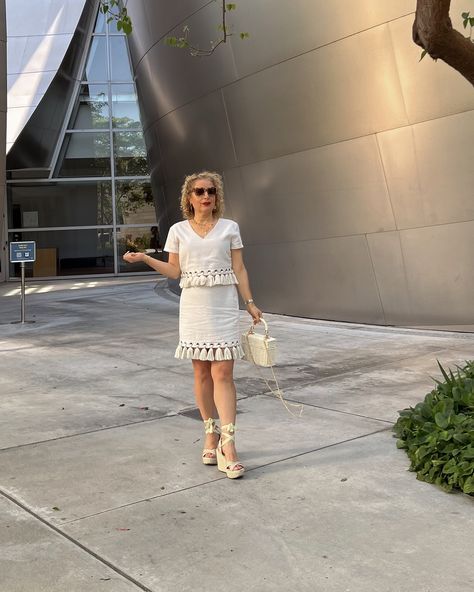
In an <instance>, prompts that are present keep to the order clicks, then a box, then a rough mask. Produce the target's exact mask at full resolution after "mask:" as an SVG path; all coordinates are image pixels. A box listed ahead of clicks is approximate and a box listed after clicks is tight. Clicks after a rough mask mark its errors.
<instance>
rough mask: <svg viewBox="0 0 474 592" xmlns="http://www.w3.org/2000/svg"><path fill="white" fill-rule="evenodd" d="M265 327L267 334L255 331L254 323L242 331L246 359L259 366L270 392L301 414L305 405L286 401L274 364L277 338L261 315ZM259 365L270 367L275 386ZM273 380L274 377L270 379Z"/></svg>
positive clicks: (292, 413)
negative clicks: (272, 334)
mask: <svg viewBox="0 0 474 592" xmlns="http://www.w3.org/2000/svg"><path fill="white" fill-rule="evenodd" d="M260 320H261V321H262V323H263V325H264V327H265V334H264V335H260V334H259V333H255V328H254V325H252V326H251V327H250V329H249V330H248V331H246V332H245V333H242V338H241V343H242V349H243V350H244V354H245V355H244V358H243V359H244V360H247V361H248V362H252V363H253V364H255V366H256V367H257V371H258V373H259V374H260V377H261V378H262V380H263V381H264V382H265V384H266V385H267V387H268V389H269V390H270V392H271V393H272V394H273V395H275V397H277V398H278V399H280V401H281V402H282V403H283V405H284V406H285V408H286V410H287V411H288V412H289V413H291V415H298V416H300V415H301V413H302V412H303V406H302V405H301V404H299V403H288V402H287V401H285V398H284V397H283V391H282V390H281V388H280V386H279V384H278V380H277V377H276V376H275V371H274V370H273V366H274V365H275V359H276V353H277V346H276V344H277V340H276V339H275V338H274V337H270V335H269V333H268V324H267V322H266V321H265V319H264V318H263V317H260ZM259 366H263V367H264V368H270V369H271V372H272V376H273V383H274V387H272V385H271V384H270V382H269V381H268V380H267V379H266V378H265V376H263V375H262V370H260V368H259ZM270 380H272V379H270ZM291 407H293V408H295V409H298V410H299V413H298V414H296V413H294V411H292V409H291Z"/></svg>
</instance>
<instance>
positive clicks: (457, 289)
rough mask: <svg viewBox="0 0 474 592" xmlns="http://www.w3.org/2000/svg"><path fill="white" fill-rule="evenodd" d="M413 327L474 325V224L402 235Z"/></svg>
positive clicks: (445, 226)
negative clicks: (473, 271) (473, 268)
mask: <svg viewBox="0 0 474 592" xmlns="http://www.w3.org/2000/svg"><path fill="white" fill-rule="evenodd" d="M400 238H401V244H402V249H403V257H404V261H405V266H406V276H407V282H408V286H409V293H410V299H411V308H412V311H413V317H412V319H413V321H412V324H415V323H416V324H427V325H450V324H453V325H467V324H473V321H474V311H473V305H472V303H473V301H474V274H473V273H472V267H473V265H472V264H473V260H474V222H460V223H458V224H445V225H442V226H433V227H431V228H419V229H414V230H403V231H401V232H400Z"/></svg>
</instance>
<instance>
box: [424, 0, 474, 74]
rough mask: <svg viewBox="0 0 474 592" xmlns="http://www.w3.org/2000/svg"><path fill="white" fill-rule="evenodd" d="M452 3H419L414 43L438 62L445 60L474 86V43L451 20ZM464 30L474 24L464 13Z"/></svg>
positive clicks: (438, 0)
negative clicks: (457, 29)
mask: <svg viewBox="0 0 474 592" xmlns="http://www.w3.org/2000/svg"><path fill="white" fill-rule="evenodd" d="M450 7H451V0H417V3H416V14H415V22H414V23H413V41H414V42H415V43H416V44H417V45H419V46H420V47H422V48H423V49H424V50H425V51H424V52H423V54H422V57H423V55H424V54H425V52H426V53H428V54H429V55H430V56H431V57H432V58H433V59H434V60H438V59H439V60H443V62H446V64H448V66H451V67H452V68H454V69H455V70H457V71H458V72H459V73H460V74H461V75H462V76H464V78H466V80H469V82H470V83H471V84H473V85H474V43H472V41H471V38H470V37H464V35H463V34H462V33H460V32H459V31H456V29H453V26H452V23H451V19H450V18H449V9H450ZM462 16H463V19H464V27H466V26H467V24H469V25H470V26H471V29H472V26H473V25H474V19H472V20H471V18H470V16H469V13H468V12H464V13H463V15H462Z"/></svg>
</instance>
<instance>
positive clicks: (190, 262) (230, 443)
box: [124, 171, 262, 479]
mask: <svg viewBox="0 0 474 592" xmlns="http://www.w3.org/2000/svg"><path fill="white" fill-rule="evenodd" d="M181 211H182V213H183V216H184V218H185V220H184V221H182V222H178V223H177V224H174V225H173V226H172V227H171V228H170V231H169V233H168V238H167V241H166V245H165V247H164V250H165V251H167V252H168V253H169V257H168V263H164V262H163V261H157V260H156V259H153V258H152V257H150V256H148V255H145V254H144V253H129V252H127V253H125V255H124V259H125V261H127V262H129V263H134V262H138V261H143V262H144V263H146V264H147V265H149V266H150V267H152V268H153V269H155V270H156V271H158V272H159V273H161V274H163V275H166V276H168V277H170V278H173V279H177V278H179V277H181V281H180V286H181V288H183V290H182V293H181V301H180V313H179V337H180V339H179V345H178V347H177V349H176V353H175V357H177V358H180V359H191V360H192V364H193V369H194V389H195V395H196V401H197V405H198V407H199V411H200V412H201V416H202V419H203V421H204V425H205V432H206V440H205V444H204V450H203V454H202V461H203V463H204V464H206V465H215V464H217V465H218V469H219V470H220V471H223V472H225V473H226V475H227V477H229V478H230V479H235V478H237V477H240V476H242V475H243V473H244V471H245V468H244V465H243V464H242V463H241V462H239V460H238V457H237V452H236V449H235V442H234V432H235V416H236V391H235V385H234V379H233V371H234V360H236V359H239V358H241V357H242V355H243V352H242V348H241V346H240V342H239V328H238V321H239V306H238V295H237V289H236V286H237V287H238V290H239V292H240V295H241V296H242V299H243V300H244V302H245V306H246V307H247V311H248V313H249V314H250V316H251V317H252V318H253V322H254V323H258V322H259V321H260V317H261V316H262V311H261V310H259V309H258V308H257V306H256V305H255V303H254V301H253V299H252V294H251V292H250V286H249V280H248V275H247V270H246V269H245V266H244V262H243V258H242V247H243V245H242V240H241V238H240V232H239V227H238V225H237V223H236V222H233V221H232V220H226V219H224V218H222V214H223V212H224V191H223V185H222V178H221V176H220V175H218V174H217V173H210V172H207V171H204V172H201V173H197V174H194V175H190V176H188V177H186V179H185V181H184V184H183V187H182V191H181ZM217 416H218V417H219V419H220V420H221V428H220V429H219V428H218V427H217V426H216V418H217Z"/></svg>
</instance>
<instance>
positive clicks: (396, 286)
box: [367, 231, 422, 325]
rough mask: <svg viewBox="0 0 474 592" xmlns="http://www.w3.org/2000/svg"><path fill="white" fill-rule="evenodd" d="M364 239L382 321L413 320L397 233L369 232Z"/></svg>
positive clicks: (402, 323)
mask: <svg viewBox="0 0 474 592" xmlns="http://www.w3.org/2000/svg"><path fill="white" fill-rule="evenodd" d="M367 242H368V245H369V250H370V257H371V259H372V263H373V265H374V270H375V277H376V280H377V286H378V290H379V294H380V298H381V300H382V307H383V311H384V315H385V321H386V323H387V324H389V325H404V324H405V325H406V324H409V323H410V322H411V321H412V320H413V319H414V315H413V311H412V308H411V302H410V290H409V286H408V282H407V277H406V270H405V261H404V257H403V251H402V246H401V241H400V233H399V232H397V231H395V232H380V233H376V234H369V235H368V236H367ZM420 281H422V276H421V277H420Z"/></svg>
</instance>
